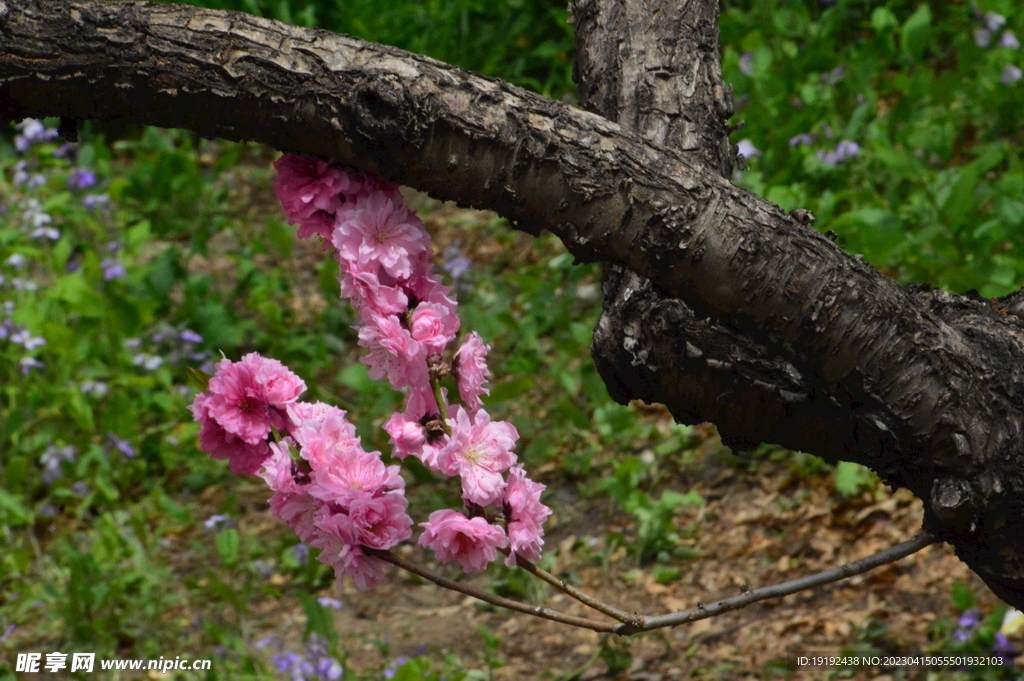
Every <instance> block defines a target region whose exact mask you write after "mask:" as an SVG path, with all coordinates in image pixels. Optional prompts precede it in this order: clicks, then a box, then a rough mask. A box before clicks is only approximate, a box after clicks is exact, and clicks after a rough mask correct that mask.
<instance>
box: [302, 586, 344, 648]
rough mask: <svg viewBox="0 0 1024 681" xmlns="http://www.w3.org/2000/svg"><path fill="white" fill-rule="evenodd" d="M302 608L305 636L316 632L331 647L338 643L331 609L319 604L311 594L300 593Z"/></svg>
mask: <svg viewBox="0 0 1024 681" xmlns="http://www.w3.org/2000/svg"><path fill="white" fill-rule="evenodd" d="M299 599H300V600H301V601H302V609H303V610H305V611H306V637H307V638H308V637H309V636H310V634H317V635H318V636H321V637H323V639H324V640H326V641H327V643H328V644H330V646H331V647H332V648H333V647H334V646H336V645H337V644H338V632H337V631H335V629H334V619H333V618H332V617H331V611H330V610H328V609H327V608H325V607H324V606H322V605H320V602H319V601H318V600H317V599H316V598H314V597H313V596H312V595H311V594H300V595H299Z"/></svg>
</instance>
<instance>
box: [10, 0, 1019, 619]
mask: <svg viewBox="0 0 1024 681" xmlns="http://www.w3.org/2000/svg"><path fill="white" fill-rule="evenodd" d="M704 30H705V31H708V30H711V31H713V30H714V26H713V25H707V26H705V27H704ZM709 40H710V41H712V42H713V38H708V39H707V40H705V43H706V42H708V41H709ZM684 52H685V51H683V52H680V54H683V53H684ZM699 70H700V69H699V67H698V69H697V71H699ZM709 77H710V78H711V80H710V81H709V80H704V81H701V82H704V83H705V84H706V83H707V82H712V81H713V78H714V76H713V75H712V76H709ZM697 87H700V82H698V85H697ZM587 97H588V99H590V98H591V97H590V95H587ZM711 99H712V100H713V99H716V97H714V96H712V98H711ZM724 113H725V112H722V114H723V115H724ZM0 116H3V117H7V118H17V117H23V116H61V117H67V118H75V119H90V118H91V119H99V120H112V119H123V120H129V121H132V122H136V123H143V124H149V125H159V126H164V127H179V128H187V129H191V130H195V131H197V132H198V133H200V134H202V135H204V136H208V137H215V136H220V137H225V138H228V139H236V140H238V139H247V140H254V141H259V142H264V143H267V144H270V145H272V146H274V147H275V148H277V149H280V150H282V151H291V152H297V153H306V154H313V155H317V156H321V157H325V158H330V159H332V160H334V161H338V162H342V163H347V164H349V165H351V166H354V167H356V168H358V169H361V170H365V171H370V172H374V173H377V174H379V175H382V176H384V177H386V178H388V179H390V180H393V181H397V182H401V183H404V184H407V185H410V186H413V187H417V188H419V189H422V190H424V191H427V192H429V193H431V194H433V195H434V196H437V197H438V198H441V199H450V200H454V201H458V202H460V203H462V204H464V205H473V206H477V207H483V208H490V209H492V210H495V211H497V212H498V213H500V214H502V215H504V216H506V217H508V218H510V219H511V220H513V221H515V222H518V223H520V224H522V225H532V226H536V227H540V228H545V229H549V230H551V231H552V232H553V233H555V234H556V235H557V236H558V237H559V238H560V239H561V240H562V241H563V242H564V243H565V244H566V246H567V247H568V248H569V250H570V251H571V252H572V253H573V254H574V255H575V256H576V257H577V258H578V259H580V260H583V261H602V262H608V263H615V264H617V265H620V266H622V267H623V268H625V269H627V270H629V271H631V272H633V273H635V274H637V275H639V276H642V277H644V278H646V279H648V280H650V282H651V284H652V286H653V287H654V288H655V289H657V291H658V292H659V293H660V294H662V295H663V296H664V297H665V298H668V299H672V298H677V299H685V300H686V301H687V303H688V304H689V306H690V308H692V310H693V311H694V312H695V313H696V314H697V315H700V316H702V317H706V318H708V319H713V320H714V322H713V326H720V327H721V329H724V330H725V331H726V332H727V333H726V336H727V337H729V338H730V339H738V338H739V337H740V336H745V337H746V338H749V339H757V342H756V343H755V344H751V345H749V346H742V345H737V346H736V347H737V348H740V349H738V350H735V352H736V353H737V355H742V350H743V349H744V347H746V352H747V354H746V355H743V356H739V357H738V361H737V362H736V363H733V364H732V365H730V366H726V365H724V364H723V365H721V366H717V367H712V368H714V369H715V370H716V371H720V372H722V374H723V375H726V374H729V375H727V376H726V378H724V379H722V381H721V383H720V385H722V386H725V387H726V388H727V389H728V388H729V387H730V386H733V387H735V386H738V385H742V382H741V381H740V380H739V378H738V377H737V376H734V375H731V374H739V375H740V377H742V371H743V370H745V369H746V368H749V367H757V366H759V362H767V363H769V364H773V365H774V366H776V367H785V366H789V367H792V369H793V371H792V372H789V371H788V370H779V371H776V372H775V373H771V372H769V373H771V375H772V376H773V377H774V378H772V380H773V381H775V383H773V384H772V386H773V387H772V389H771V390H768V389H765V390H764V392H768V393H772V394H777V395H778V398H776V399H775V403H776V404H777V405H778V409H779V412H778V416H772V417H771V420H772V421H774V420H775V419H779V420H785V417H787V416H788V418H790V419H791V420H792V421H794V423H793V425H792V426H790V427H783V428H781V429H776V430H777V431H778V432H780V437H790V436H791V437H792V438H793V440H792V441H786V440H784V439H779V440H777V441H778V443H779V444H783V445H787V446H790V447H796V448H800V449H803V450H805V451H809V452H812V453H815V454H819V455H822V456H824V457H825V458H827V459H830V460H836V459H838V458H842V459H846V460H850V461H857V462H860V463H864V464H865V465H867V466H869V467H871V468H872V469H874V470H875V471H877V472H878V473H879V474H880V475H881V476H882V477H883V478H885V479H887V480H888V481H890V482H891V483H892V484H895V485H901V486H906V487H908V488H909V489H910V490H911V491H913V492H914V493H915V494H917V495H918V496H920V497H921V498H922V499H924V500H925V508H926V519H925V524H926V527H927V529H928V530H930V531H931V532H932V533H934V534H935V535H937V536H939V537H941V538H943V539H945V540H947V541H949V542H950V543H952V544H953V545H954V546H955V547H956V550H957V552H958V555H960V557H961V558H963V559H964V560H965V561H966V562H967V563H968V564H969V565H970V566H971V567H972V569H974V570H975V571H976V572H977V573H978V574H979V575H980V576H981V577H982V579H984V580H985V581H986V583H988V584H989V585H990V586H991V587H992V589H993V590H994V591H995V592H996V593H997V594H998V595H999V596H1000V597H1002V598H1003V599H1005V600H1006V601H1007V602H1009V603H1011V604H1013V605H1016V606H1018V607H1021V606H1024V542H1021V541H1020V538H1021V527H1022V525H1024V457H1022V443H1021V437H1020V434H1021V427H1022V423H1024V409H1022V405H1021V399H1020V397H1021V394H1022V392H1024V391H1022V388H1024V324H1022V322H1021V320H1020V319H1019V318H1018V317H1017V316H1015V311H1016V309H1017V305H1016V301H1015V300H1007V301H1004V303H1002V304H999V305H993V304H991V303H990V302H989V301H985V300H979V299H974V298H969V297H962V296H952V295H949V294H945V293H939V292H934V291H925V290H905V289H903V288H901V287H899V286H897V285H896V284H895V283H893V282H892V281H890V280H888V279H886V278H885V277H883V276H882V275H880V274H879V273H877V272H875V271H874V270H873V269H871V268H870V267H868V266H866V265H865V264H864V263H863V262H861V261H860V260H859V259H856V258H854V257H851V256H850V255H849V254H847V253H845V252H843V251H842V250H841V249H840V248H839V247H837V246H836V245H835V244H833V243H832V242H831V241H829V240H828V239H826V238H825V237H823V236H821V235H820V234H818V233H817V232H816V231H814V230H813V229H810V228H809V227H807V226H806V225H804V224H801V223H800V222H798V221H797V220H795V219H793V218H791V217H789V216H786V215H784V214H783V213H782V212H781V211H780V210H779V209H778V208H777V207H776V206H773V205H771V204H769V203H767V202H765V201H763V200H762V199H759V198H757V197H756V196H753V195H751V194H750V193H748V192H746V191H744V190H742V189H739V188H737V187H735V186H733V185H732V184H730V183H729V182H728V181H727V180H726V179H724V178H722V177H721V176H720V175H719V174H718V172H715V171H712V170H708V169H706V168H705V167H704V165H703V164H705V163H706V162H705V161H704V160H703V159H702V160H701V164H698V163H695V162H694V161H692V160H690V159H691V157H692V152H679V151H674V150H671V149H669V148H666V147H664V146H661V145H659V144H656V143H652V142H650V141H647V140H645V139H643V138H641V137H639V136H637V135H635V134H631V133H629V132H626V131H624V130H623V129H622V128H621V127H619V126H618V125H616V124H614V123H611V122H609V121H608V120H607V119H604V118H602V117H600V116H597V115H595V114H592V113H587V112H584V111H580V110H578V109H575V108H572V107H569V106H565V105H562V104H559V103H557V102H553V101H550V100H547V99H544V98H542V97H539V96H537V95H535V94H532V93H529V92H525V91H523V90H520V89H518V88H515V87H512V86H510V85H508V84H506V83H502V82H500V81H496V80H494V79H489V78H483V77H480V76H476V75H473V74H471V73H468V72H466V71H463V70H461V69H458V68H454V67H451V66H447V65H445V64H442V63H440V62H437V61H435V60H432V59H428V58H426V57H420V56H416V55H411V54H408V53H405V52H402V51H400V50H396V49H393V48H387V47H382V46H378V45H372V44H368V43H365V42H362V41H359V40H355V39H352V38H349V37H345V36H337V35H332V34H330V33H327V32H324V31H316V30H309V29H301V28H295V27H290V26H285V25H283V24H280V23H276V22H272V21H267V20H264V19H258V18H255V17H250V16H246V15H243V14H238V13H231V12H223V11H211V10H201V9H196V8H192V7H187V6H180V5H163V4H146V3H108V2H105V1H104V0H17V1H15V0H0ZM664 127H665V129H666V130H669V131H671V130H672V125H671V122H668V123H666V124H665V126H664ZM667 134H669V133H666V135H667ZM673 134H675V133H673ZM702 134H703V133H702ZM698 147H699V148H700V149H703V148H704V145H703V141H702V142H701V143H700V144H698ZM709 148H710V147H709ZM660 314H661V315H662V316H661V318H662V319H663V320H664V321H663V324H664V326H666V327H667V328H669V329H671V328H673V327H674V326H675V325H676V324H677V323H680V319H678V318H682V317H685V316H686V314H685V313H684V312H681V311H680V312H678V314H675V313H669V312H665V313H660ZM733 332H736V334H739V335H735V334H734V333H733ZM646 333H653V332H652V331H647V332H646ZM736 342H737V343H739V342H740V341H738V340H737V341H736ZM762 349H763V353H765V354H759V353H762ZM676 352H677V354H676V355H675V356H674V357H673V356H666V357H663V358H661V359H659V361H661V362H663V363H664V364H663V365H661V366H659V368H658V375H659V382H660V383H662V384H666V383H667V382H668V381H671V380H681V379H682V378H684V377H686V376H688V375H690V373H689V371H690V369H689V368H688V365H687V362H692V361H696V362H699V360H700V359H701V358H700V357H693V356H692V355H693V354H695V353H692V352H689V348H688V347H682V348H678V349H677V351H676ZM688 352H689V354H688ZM730 352H732V351H730ZM776 358H781V359H783V360H784V362H785V363H786V364H784V363H777V362H776ZM716 361H719V360H716ZM705 364H708V366H710V364H709V363H707V362H705ZM698 375H700V372H698ZM705 375H706V374H705ZM662 376H663V378H662ZM789 388H799V389H800V390H790V389H789ZM613 389H614V388H613ZM684 392H685V391H684ZM712 393H713V391H704V393H703V394H704V395H705V397H701V396H700V391H697V394H696V396H694V397H693V398H692V399H698V400H706V399H707V398H706V395H708V394H712ZM666 394H668V395H669V396H670V397H671V392H670V391H668V390H667V391H666ZM749 394H750V393H743V394H738V395H737V397H736V400H737V401H738V402H742V401H743V400H744V399H749V398H748V397H747V395H749ZM685 399H691V396H689V395H686V396H685ZM757 399H761V398H757ZM766 403H768V401H766ZM669 406H670V408H672V406H673V405H672V404H671V403H670V404H669ZM706 406H708V408H709V411H711V412H715V411H716V410H718V411H719V412H722V413H723V414H724V412H726V411H727V409H726V408H725V407H721V406H716V405H706ZM728 406H729V407H732V406H733V405H728ZM787 410H788V411H787ZM677 411H680V412H685V410H677ZM833 416H834V417H835V421H828V419H831V418H832V417H833ZM805 419H806V421H805ZM720 425H721V424H720ZM728 428H729V430H730V432H731V433H733V436H734V437H736V438H737V439H738V440H742V439H743V438H747V439H749V440H750V441H752V442H753V441H756V440H757V439H759V438H760V437H761V435H762V434H763V433H769V432H772V428H771V423H767V422H766V419H762V420H760V421H758V420H757V419H746V420H740V419H735V420H734V421H733V422H730V424H729V427H728ZM724 429H725V427H723V430H724Z"/></svg>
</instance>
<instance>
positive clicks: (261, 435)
mask: <svg viewBox="0 0 1024 681" xmlns="http://www.w3.org/2000/svg"><path fill="white" fill-rule="evenodd" d="M305 389H306V384H305V383H304V382H303V381H302V379H300V378H299V377H298V376H296V375H295V374H293V373H292V372H291V371H289V370H288V369H287V368H285V366H284V365H283V364H281V363H280V362H278V361H277V360H274V359H265V358H263V357H260V356H259V355H258V354H256V353H255V352H252V353H249V354H248V355H245V356H244V357H242V360H241V361H240V362H232V361H231V360H229V359H222V360H221V361H220V362H218V363H217V373H216V375H215V376H214V377H213V378H211V379H210V383H209V387H208V391H209V394H210V399H209V401H208V402H207V404H206V407H207V410H208V412H209V415H210V416H211V417H212V418H213V419H215V420H216V421H217V423H218V424H220V426H221V427H222V428H224V430H226V431H227V432H228V433H231V434H232V435H235V436H237V437H239V438H241V439H242V440H244V441H245V442H247V443H249V444H252V445H256V444H258V443H259V442H261V441H264V440H266V439H267V435H269V434H270V427H271V425H273V426H274V427H276V428H280V429H283V428H284V426H285V419H284V416H283V413H282V412H283V411H285V410H286V409H287V406H288V405H289V404H291V403H293V402H294V401H295V400H296V399H298V396H299V395H300V394H301V393H302V392H303V391H304V390H305Z"/></svg>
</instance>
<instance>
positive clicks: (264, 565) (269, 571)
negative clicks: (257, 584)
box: [252, 558, 274, 580]
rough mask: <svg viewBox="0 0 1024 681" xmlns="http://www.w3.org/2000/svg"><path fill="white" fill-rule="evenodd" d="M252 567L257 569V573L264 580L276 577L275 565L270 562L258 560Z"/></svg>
mask: <svg viewBox="0 0 1024 681" xmlns="http://www.w3.org/2000/svg"><path fill="white" fill-rule="evenodd" d="M252 566H253V567H254V568H256V572H257V573H259V576H260V577H261V578H262V579H264V580H267V579H270V578H271V577H272V576H273V575H274V565H273V563H271V562H270V561H269V560H264V559H263V558H257V559H256V560H254V561H253V562H252Z"/></svg>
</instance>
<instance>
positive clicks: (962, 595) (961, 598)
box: [950, 579, 974, 611]
mask: <svg viewBox="0 0 1024 681" xmlns="http://www.w3.org/2000/svg"><path fill="white" fill-rule="evenodd" d="M950 597H951V598H952V599H953V607H954V608H956V609H957V610H960V611H964V610H970V609H971V608H973V607H974V592H972V591H971V589H970V587H968V586H967V585H966V584H964V583H963V581H961V580H959V579H957V580H954V581H953V590H952V592H951V593H950Z"/></svg>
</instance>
